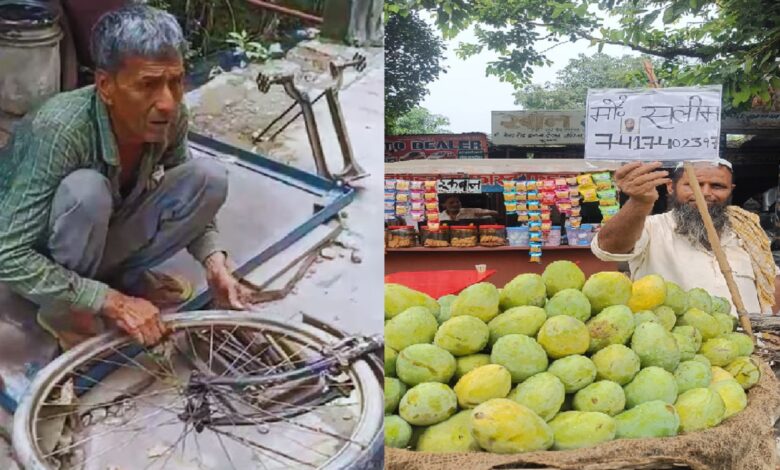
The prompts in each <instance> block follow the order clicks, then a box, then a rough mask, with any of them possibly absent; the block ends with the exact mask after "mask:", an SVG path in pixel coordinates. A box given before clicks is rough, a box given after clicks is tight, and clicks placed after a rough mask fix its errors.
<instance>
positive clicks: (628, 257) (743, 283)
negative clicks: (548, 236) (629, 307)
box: [590, 212, 780, 315]
mask: <svg viewBox="0 0 780 470" xmlns="http://www.w3.org/2000/svg"><path fill="white" fill-rule="evenodd" d="M674 228H675V222H674V218H673V217H672V213H671V212H665V213H663V214H658V215H651V216H649V217H647V219H645V226H644V229H643V230H642V235H641V237H640V238H639V241H637V242H636V245H634V250H633V251H632V252H631V253H627V254H615V253H608V252H606V251H604V250H602V249H601V248H600V247H599V244H598V243H599V237H598V235H596V236H595V237H594V238H593V242H592V243H591V245H590V247H591V250H592V251H593V254H594V255H596V257H597V258H599V259H601V260H604V261H618V262H620V261H625V262H628V266H629V268H630V269H631V278H632V280H635V279H639V278H641V277H643V276H646V275H648V274H659V275H661V276H662V277H663V278H664V279H666V280H667V281H672V282H674V283H676V284H678V285H679V286H680V287H682V288H683V289H685V290H689V289H693V288H694V287H701V288H703V289H705V290H706V291H707V292H709V293H710V294H711V295H716V296H720V297H725V298H727V299H729V300H731V294H730V293H729V290H728V287H727V286H726V279H725V278H724V277H723V274H722V273H721V272H720V268H719V267H718V261H717V259H716V258H715V254H714V253H712V252H710V251H707V250H705V249H704V247H702V246H700V245H693V244H692V243H691V242H690V241H689V240H688V239H687V238H685V237H683V236H682V235H679V234H677V233H675V231H674ZM720 241H721V245H722V246H723V251H724V252H725V254H726V259H728V262H729V264H730V265H731V270H732V271H733V275H734V281H735V282H736V284H737V288H738V289H739V293H740V294H741V296H742V302H743V303H744V304H745V308H746V309H747V311H748V313H771V312H761V308H760V305H759V302H758V291H757V290H756V280H755V275H754V274H753V266H752V264H751V261H750V256H749V255H748V253H747V251H746V250H745V248H744V247H743V243H742V240H740V239H739V238H737V236H736V235H735V234H734V233H733V232H732V231H731V230H727V231H726V233H724V234H723V236H722V237H721V240H720ZM778 273H780V269H778ZM731 313H732V314H733V315H736V314H737V313H736V309H735V308H734V305H733V302H732V307H731Z"/></svg>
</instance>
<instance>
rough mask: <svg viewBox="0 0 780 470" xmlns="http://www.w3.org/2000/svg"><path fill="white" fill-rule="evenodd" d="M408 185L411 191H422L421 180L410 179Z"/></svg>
mask: <svg viewBox="0 0 780 470" xmlns="http://www.w3.org/2000/svg"><path fill="white" fill-rule="evenodd" d="M409 187H410V188H411V190H412V191H423V182H422V181H412V182H411V183H410V184H409Z"/></svg>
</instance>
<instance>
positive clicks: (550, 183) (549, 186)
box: [542, 179, 555, 191]
mask: <svg viewBox="0 0 780 470" xmlns="http://www.w3.org/2000/svg"><path fill="white" fill-rule="evenodd" d="M542 189H543V190H544V191H555V180H553V179H547V180H544V181H542Z"/></svg>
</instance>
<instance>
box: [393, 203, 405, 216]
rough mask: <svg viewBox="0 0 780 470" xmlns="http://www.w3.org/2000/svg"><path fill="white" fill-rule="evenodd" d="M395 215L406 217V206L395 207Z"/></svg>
mask: <svg viewBox="0 0 780 470" xmlns="http://www.w3.org/2000/svg"><path fill="white" fill-rule="evenodd" d="M395 213H396V214H397V215H406V213H407V207H406V205H405V204H397V205H396V206H395Z"/></svg>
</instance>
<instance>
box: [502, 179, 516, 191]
mask: <svg viewBox="0 0 780 470" xmlns="http://www.w3.org/2000/svg"><path fill="white" fill-rule="evenodd" d="M514 190H515V182H514V181H512V180H504V192H505V193H509V192H512V191H514Z"/></svg>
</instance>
